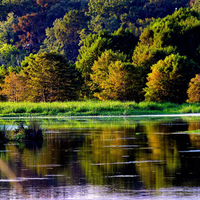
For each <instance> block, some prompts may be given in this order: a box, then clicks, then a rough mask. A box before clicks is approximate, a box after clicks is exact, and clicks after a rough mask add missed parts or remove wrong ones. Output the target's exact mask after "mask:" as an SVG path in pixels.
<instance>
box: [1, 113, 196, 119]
mask: <svg viewBox="0 0 200 200" xmlns="http://www.w3.org/2000/svg"><path fill="white" fill-rule="evenodd" d="M184 116H186V117H200V113H183V114H149V115H148V114H146V115H96V116H95V115H93V116H92V115H91V116H83V115H82V116H18V117H17V116H16V117H15V116H10V117H7V116H5V117H4V116H0V119H23V118H27V119H33V118H38V119H56V118H59V119H78V118H148V117H158V118H159V117H184Z"/></svg>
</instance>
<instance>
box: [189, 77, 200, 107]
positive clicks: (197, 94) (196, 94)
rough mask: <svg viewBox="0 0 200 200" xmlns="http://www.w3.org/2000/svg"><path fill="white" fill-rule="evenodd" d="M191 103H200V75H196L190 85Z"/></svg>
mask: <svg viewBox="0 0 200 200" xmlns="http://www.w3.org/2000/svg"><path fill="white" fill-rule="evenodd" d="M187 94H188V99H187V102H189V103H199V102H200V74H196V76H195V78H192V79H191V81H190V83H189V88H188V90H187Z"/></svg>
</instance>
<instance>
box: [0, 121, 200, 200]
mask: <svg viewBox="0 0 200 200" xmlns="http://www.w3.org/2000/svg"><path fill="white" fill-rule="evenodd" d="M3 123H7V124H16V123H18V122H16V123H15V122H14V121H12V120H10V121H6V122H2V124H3ZM24 123H28V122H24ZM40 124H41V126H42V127H43V134H44V140H43V141H42V142H38V143H14V142H9V143H6V144H1V145H0V199H59V200H60V199H121V200H125V199H147V200H148V199H156V200H160V199H170V200H172V199H174V200H178V199H183V200H184V199H193V200H194V199H199V198H200V130H199V131H198V129H200V119H195V118H194V119H192V120H191V119H181V118H179V119H178V118H168V119H162V120H161V119H158V120H150V119H149V120H148V119H143V120H142V119H140V120H137V119H128V120H127V119H121V120H119V119H118V121H114V120H110V121H107V122H104V121H103V120H102V119H101V120H95V119H93V120H89V121H88V120H81V121H80V120H70V121H69V120H52V121H48V120H47V121H45V120H42V121H40Z"/></svg>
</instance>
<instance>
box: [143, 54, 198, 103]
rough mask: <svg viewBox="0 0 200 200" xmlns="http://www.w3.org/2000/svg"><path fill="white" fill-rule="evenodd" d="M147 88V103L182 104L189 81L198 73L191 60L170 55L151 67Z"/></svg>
mask: <svg viewBox="0 0 200 200" xmlns="http://www.w3.org/2000/svg"><path fill="white" fill-rule="evenodd" d="M151 69H152V72H151V73H149V74H148V78H147V80H148V82H147V87H146V88H145V89H144V90H145V92H146V94H145V99H146V100H147V101H162V102H167V101H168V102H175V103H182V102H184V101H186V99H187V88H188V84H189V81H190V79H191V78H192V77H194V76H195V73H196V72H198V71H199V67H198V65H197V64H196V63H194V62H193V61H192V60H188V59H187V58H186V57H185V56H180V55H179V54H171V55H169V56H167V57H166V58H165V59H164V60H160V61H158V63H157V64H155V65H153V66H152V67H151Z"/></svg>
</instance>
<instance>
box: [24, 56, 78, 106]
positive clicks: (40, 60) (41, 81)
mask: <svg viewBox="0 0 200 200" xmlns="http://www.w3.org/2000/svg"><path fill="white" fill-rule="evenodd" d="M23 64H24V66H26V65H27V66H26V67H24V70H23V73H24V77H25V79H26V83H27V87H28V88H29V97H28V98H27V100H30V101H36V102H37V101H44V102H47V101H67V100H72V99H76V98H77V88H78V86H77V85H75V79H76V77H75V76H74V73H75V72H74V70H73V69H71V68H70V65H69V63H68V61H67V60H66V58H65V57H64V56H63V55H61V54H58V53H55V52H50V53H42V54H37V55H36V56H32V55H31V56H30V59H27V61H26V62H25V63H23Z"/></svg>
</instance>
